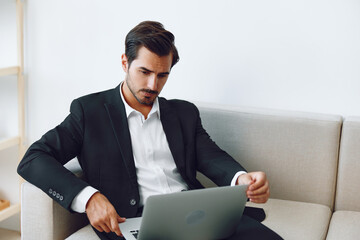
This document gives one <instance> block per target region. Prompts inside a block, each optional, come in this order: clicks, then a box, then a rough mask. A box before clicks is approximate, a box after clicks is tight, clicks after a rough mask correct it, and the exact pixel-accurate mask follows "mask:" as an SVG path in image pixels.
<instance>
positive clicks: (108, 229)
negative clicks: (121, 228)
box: [99, 224, 111, 233]
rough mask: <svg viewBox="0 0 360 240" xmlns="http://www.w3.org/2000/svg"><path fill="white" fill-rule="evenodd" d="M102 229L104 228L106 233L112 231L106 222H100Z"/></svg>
mask: <svg viewBox="0 0 360 240" xmlns="http://www.w3.org/2000/svg"><path fill="white" fill-rule="evenodd" d="M99 226H100V228H101V229H102V230H104V231H105V232H106V233H109V232H111V230H110V228H109V227H108V226H107V225H106V224H100V225H99Z"/></svg>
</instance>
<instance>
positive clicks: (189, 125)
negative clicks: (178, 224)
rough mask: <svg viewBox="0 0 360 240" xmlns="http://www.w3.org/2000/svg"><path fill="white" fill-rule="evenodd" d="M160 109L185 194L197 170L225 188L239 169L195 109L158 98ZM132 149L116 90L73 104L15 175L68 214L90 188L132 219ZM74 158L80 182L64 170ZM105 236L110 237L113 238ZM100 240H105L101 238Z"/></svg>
mask: <svg viewBox="0 0 360 240" xmlns="http://www.w3.org/2000/svg"><path fill="white" fill-rule="evenodd" d="M159 106H160V112H161V123H162V125H163V129H164V132H165V135H166V138H167V141H168V143H169V147H170V151H171V153H172V155H173V157H174V160H175V163H176V166H177V168H178V169H179V172H180V174H181V176H182V177H183V179H184V180H185V181H186V183H187V184H188V186H189V187H190V189H198V188H202V185H201V184H200V183H199V181H198V180H197V179H196V172H197V171H200V172H202V173H203V174H205V175H206V176H207V177H209V178H210V179H211V180H212V181H214V182H215V183H216V184H217V185H219V186H225V185H229V184H230V182H231V180H232V178H233V177H234V175H235V173H236V172H238V171H242V170H244V169H243V168H242V167H241V166H240V164H239V163H237V162H236V161H235V160H234V159H233V158H231V157H230V156H229V155H228V154H227V153H226V152H224V151H223V150H221V149H220V148H219V147H218V146H217V145H216V144H215V143H214V142H213V141H212V140H211V138H210V137H209V135H208V134H207V133H206V131H205V130H204V129H203V127H202V125H201V120H200V116H199V111H198V109H197V108H196V107H195V105H193V104H191V103H189V102H186V101H181V100H166V99H164V98H159ZM132 144H136V143H132V142H131V138H130V132H129V128H128V122H127V117H126V113H125V107H124V103H123V102H122V100H121V97H120V89H119V86H117V87H116V88H115V89H111V90H108V91H104V92H100V93H95V94H90V95H87V96H84V97H81V98H78V99H76V100H74V101H73V102H72V104H71V107H70V114H69V115H68V116H67V118H66V119H65V120H64V121H63V122H62V123H61V124H60V125H59V126H57V127H55V128H54V129H52V130H50V131H49V132H47V133H46V134H45V135H44V136H42V138H41V139H40V140H38V141H37V142H35V143H34V144H32V145H31V146H30V148H29V149H28V151H27V153H26V154H25V156H24V158H23V159H22V161H21V162H20V164H19V167H18V173H19V174H20V175H21V176H22V177H23V178H24V179H26V180H27V181H29V182H31V183H32V184H34V185H35V186H37V187H39V188H40V189H41V190H43V191H44V192H45V193H47V194H48V195H49V196H50V197H51V198H53V199H54V200H55V201H57V202H58V203H59V204H60V205H61V206H63V207H64V208H66V209H68V210H69V211H71V209H70V206H71V202H72V200H73V199H74V197H75V196H76V195H77V194H78V193H79V192H80V191H81V190H82V189H83V188H85V187H86V186H88V185H91V186H93V187H94V188H96V189H98V190H99V191H100V192H101V193H102V194H104V195H105V196H106V197H107V198H108V199H109V200H110V202H111V203H112V204H113V205H114V207H115V209H116V211H117V212H118V213H119V215H120V216H122V217H134V216H135V215H136V213H137V210H138V203H139V190H138V184H137V176H136V169H135V165H134V160H133V153H132ZM74 157H77V158H78V160H79V163H80V165H81V167H82V169H83V172H84V174H85V180H81V179H79V178H77V177H76V176H74V174H72V173H71V172H70V171H68V170H67V169H65V168H64V167H63V165H64V164H65V163H67V162H68V161H70V160H71V159H73V158H74ZM98 234H99V233H98ZM99 236H100V235H99ZM108 236H109V237H110V238H114V234H113V235H108ZM101 238H103V239H106V238H105V234H104V236H101Z"/></svg>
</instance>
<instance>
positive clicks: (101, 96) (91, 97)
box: [75, 88, 117, 103]
mask: <svg viewBox="0 0 360 240" xmlns="http://www.w3.org/2000/svg"><path fill="white" fill-rule="evenodd" d="M116 89H117V88H115V89H108V90H104V91H100V92H95V93H90V94H87V95H84V96H81V97H79V98H77V99H75V100H77V101H80V102H82V103H87V102H94V101H95V102H96V101H99V100H100V101H101V100H106V99H108V98H109V97H110V96H112V95H113V93H114V91H115V90H116Z"/></svg>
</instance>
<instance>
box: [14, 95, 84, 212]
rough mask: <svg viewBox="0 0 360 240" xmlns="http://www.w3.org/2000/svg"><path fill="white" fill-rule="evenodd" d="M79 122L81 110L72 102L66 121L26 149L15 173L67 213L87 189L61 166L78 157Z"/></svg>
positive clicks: (79, 148) (81, 126)
mask: <svg viewBox="0 0 360 240" xmlns="http://www.w3.org/2000/svg"><path fill="white" fill-rule="evenodd" d="M83 118H84V117H83V110H82V106H81V104H80V103H79V101H78V100H74V101H73V102H72V104H71V107H70V114H69V115H68V116H67V118H66V119H65V120H64V121H63V122H62V123H61V124H60V125H59V126H57V127H55V128H54V129H52V130H50V131H49V132H47V133H46V134H45V135H43V136H42V137H41V139H40V140H38V141H37V142H35V143H34V144H32V145H31V146H30V148H29V149H28V151H27V152H26V154H25V156H24V158H23V159H22V160H21V162H20V164H19V166H18V169H17V171H18V173H19V174H20V175H21V176H22V177H23V178H24V179H25V180H27V181H28V182H30V183H32V184H34V185H35V186H37V187H39V188H40V189H41V190H42V191H44V192H45V193H46V194H47V195H48V196H49V197H51V198H52V199H54V200H55V201H56V202H58V203H59V204H60V205H61V206H63V207H64V208H66V209H68V210H69V211H71V209H70V206H71V203H72V200H73V199H74V197H75V196H76V195H77V194H78V193H79V192H80V191H81V190H82V189H83V188H85V187H86V186H88V184H87V183H86V182H85V181H83V180H81V179H79V178H77V177H76V176H75V175H74V174H73V173H72V172H70V171H69V170H67V169H66V168H65V167H64V166H63V165H64V164H65V163H67V162H68V161H70V160H71V159H73V158H74V157H76V156H78V155H79V154H80V153H81V146H82V140H83V129H84V125H83V124H84V123H83V122H84V119H83Z"/></svg>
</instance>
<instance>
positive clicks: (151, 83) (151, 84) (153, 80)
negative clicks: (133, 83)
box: [147, 74, 158, 91]
mask: <svg viewBox="0 0 360 240" xmlns="http://www.w3.org/2000/svg"><path fill="white" fill-rule="evenodd" d="M157 82H158V79H157V76H156V74H151V75H150V76H149V78H148V82H147V87H148V88H149V89H151V90H153V91H156V90H157Z"/></svg>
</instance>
